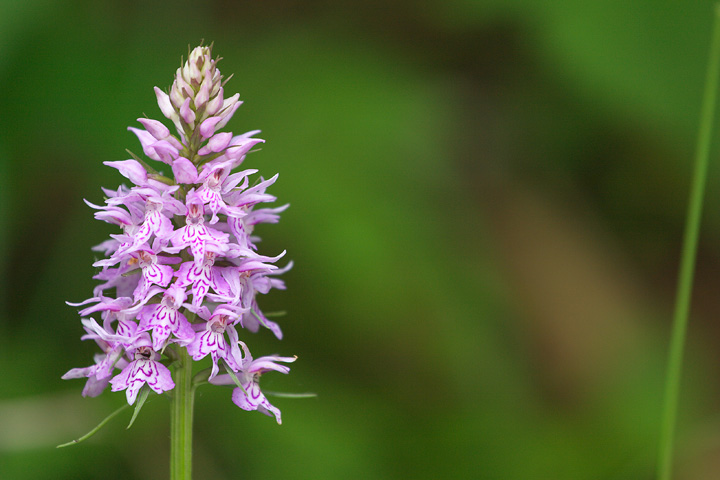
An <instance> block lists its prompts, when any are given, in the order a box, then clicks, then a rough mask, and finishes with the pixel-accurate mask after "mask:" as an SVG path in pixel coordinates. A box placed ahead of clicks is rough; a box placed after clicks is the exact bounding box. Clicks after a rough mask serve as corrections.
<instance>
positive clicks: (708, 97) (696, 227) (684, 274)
mask: <svg viewBox="0 0 720 480" xmlns="http://www.w3.org/2000/svg"><path fill="white" fill-rule="evenodd" d="M719 73H720V4H718V5H716V6H715V21H714V23H713V33H712V40H711V43H710V58H709V60H708V70H707V76H706V78H705V92H704V95H703V101H702V111H701V113H700V129H699V131H698V138H697V145H696V154H695V171H694V173H693V179H692V185H691V187H690V201H689V204H688V211H687V219H686V223H685V234H684V238H683V249H682V257H681V259H680V272H679V278H678V287H677V293H676V298H675V313H674V315H673V326H672V334H671V339H670V353H669V356H668V370H667V379H666V383H665V403H664V407H663V416H662V429H661V432H660V451H659V455H658V479H659V480H670V478H671V476H672V460H673V443H674V436H675V424H676V421H677V409H678V398H679V395H680V377H681V373H682V362H683V350H684V347H685V337H686V332H687V324H688V317H689V313H690V297H691V292H692V285H693V276H694V273H695V257H696V254H697V243H698V234H699V231H700V218H701V216H702V206H703V198H704V194H705V183H706V177H707V166H708V157H709V153H710V143H711V139H712V124H713V118H714V115H715V104H716V103H717V102H716V96H717V88H718V76H719Z"/></svg>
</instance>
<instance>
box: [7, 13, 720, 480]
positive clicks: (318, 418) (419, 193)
mask: <svg viewBox="0 0 720 480" xmlns="http://www.w3.org/2000/svg"><path fill="white" fill-rule="evenodd" d="M711 17H712V2H709V1H696V2H684V1H681V0H675V1H672V0H669V1H650V0H630V1H627V0H622V1H621V0H608V1H605V2H584V1H580V0H566V1H553V0H545V1H542V0H516V1H508V0H487V1H483V0H427V1H408V0H401V1H397V2H381V1H378V0H369V1H368V0H365V1H359V0H358V1H356V0H352V1H344V2H324V1H316V0H307V1H303V2H299V1H289V0H283V1H275V0H267V1H262V2H235V1H230V0H213V1H207V2H190V1H185V0H181V1H177V2H158V1H152V0H148V1H137V0H129V1H128V0H123V1H105V0H96V1H90V0H65V1H49V0H24V1H23V2H20V1H8V0H2V1H0V112H1V113H2V117H1V118H2V121H1V122H2V123H1V124H0V125H1V127H2V128H0V282H1V284H0V478H2V479H9V480H14V479H19V480H24V479H40V480H43V479H81V480H82V479H94V478H105V479H121V478H122V479H149V478H153V479H155V478H158V479H163V478H167V476H168V473H167V470H168V455H169V452H168V451H169V441H168V434H169V429H168V402H167V401H166V400H165V398H158V397H156V398H155V399H154V400H153V401H151V402H149V403H148V405H147V406H146V407H145V408H144V409H143V412H142V414H141V416H140V418H139V420H138V421H137V422H136V424H135V425H134V426H133V428H132V429H131V430H130V431H126V430H125V428H124V427H125V425H126V424H127V421H128V420H129V416H130V414H129V413H127V414H126V415H125V416H124V417H122V418H120V419H115V420H113V421H112V422H111V423H110V424H108V425H107V426H106V427H105V428H104V429H103V430H102V431H101V432H100V433H99V434H97V435H96V436H95V437H93V438H92V439H91V440H89V441H87V442H85V443H83V444H81V445H79V446H76V447H72V448H67V449H60V450H56V449H55V448H54V446H55V445H57V444H59V443H63V442H66V441H69V440H71V439H73V438H76V437H78V436H79V435H81V434H83V433H85V432H86V431H88V430H89V429H90V428H92V427H93V426H94V425H96V424H97V423H98V422H99V421H100V420H101V419H102V418H104V417H105V416H106V415H107V414H108V413H110V412H111V411H113V410H114V409H115V408H117V407H118V406H120V405H122V403H123V402H124V401H125V396H124V395H122V394H112V393H110V392H109V391H107V392H105V393H104V394H103V395H102V396H101V397H99V398H94V399H93V398H82V397H81V396H80V392H81V390H82V387H83V381H81V380H75V381H62V380H60V376H61V375H62V374H63V373H65V372H66V371H67V370H69V369H70V368H73V367H80V366H86V365H89V364H90V363H92V355H93V354H94V353H95V352H96V351H97V349H96V348H95V346H94V344H91V343H90V342H81V341H80V339H79V337H80V335H81V334H82V333H83V332H82V329H81V325H80V322H79V317H78V315H77V312H76V309H75V308H71V307H68V306H66V305H65V303H64V302H65V301H66V300H69V301H81V300H84V299H85V298H87V297H89V296H90V295H91V291H92V288H93V286H94V285H95V283H96V282H95V281H93V280H92V279H91V276H92V275H93V272H94V269H93V267H92V266H91V263H92V262H93V259H94V254H93V252H91V251H90V247H91V246H92V245H95V244H97V243H100V242H101V241H102V240H104V239H105V238H106V237H107V235H108V234H109V233H112V232H114V230H113V229H112V228H111V227H110V226H108V225H106V224H102V223H100V222H96V221H95V220H93V217H92V210H91V209H89V208H88V207H87V206H86V205H85V204H84V203H83V201H82V199H83V198H87V199H88V200H89V201H91V202H95V203H98V202H101V200H102V192H101V191H100V186H106V187H111V188H114V187H115V186H117V185H118V184H119V183H121V182H122V181H123V180H124V179H123V178H122V177H121V176H120V175H118V173H117V172H116V171H115V170H114V169H111V168H107V167H105V166H103V165H102V162H103V161H112V160H124V159H126V158H128V155H127V153H126V152H125V149H126V148H129V149H131V150H133V151H135V152H140V151H141V149H140V146H139V144H138V142H137V140H136V138H135V136H134V135H133V134H132V133H130V132H128V131H127V130H126V128H127V126H129V125H131V126H139V124H137V122H136V121H135V119H136V118H138V117H141V116H143V115H147V116H148V117H150V118H157V119H162V116H161V114H160V111H159V109H158V107H157V105H156V103H155V95H154V93H153V90H152V87H153V86H158V87H160V88H163V89H166V88H167V87H168V86H169V85H170V84H171V82H172V76H173V74H174V71H175V68H177V66H178V64H179V60H180V56H181V55H186V54H187V49H188V45H190V46H195V45H197V44H198V43H199V42H200V40H201V39H204V40H205V43H210V42H214V44H215V48H214V53H215V54H217V55H220V56H222V57H224V60H223V61H222V62H221V63H220V69H221V71H222V72H223V73H224V74H225V75H226V76H227V75H229V74H234V77H233V79H232V80H230V83H229V84H228V87H227V89H226V90H227V92H229V93H234V92H239V93H240V96H241V99H242V100H244V101H245V103H244V105H243V106H242V107H241V108H240V109H239V110H238V112H237V113H236V115H235V117H234V118H233V120H232V121H231V122H230V124H229V129H230V130H232V131H234V132H236V133H240V132H244V131H247V130H252V129H261V130H262V135H261V137H262V138H264V139H266V140H267V143H266V144H265V145H263V147H262V151H261V152H259V153H254V154H252V155H250V156H249V157H248V159H247V160H246V163H245V165H247V167H248V168H259V169H260V171H261V172H262V173H263V174H264V175H265V176H270V175H273V174H274V173H276V172H279V173H280V178H279V181H278V182H277V183H276V185H274V186H273V188H272V190H271V193H273V194H275V195H277V196H278V197H279V202H282V203H285V202H289V203H290V204H291V208H290V209H289V210H288V211H286V212H285V213H284V214H283V216H282V220H281V222H280V223H279V224H278V225H266V226H262V227H261V228H260V230H259V232H258V233H259V234H260V235H261V236H262V237H263V242H262V244H261V252H262V253H266V254H269V255H270V254H276V253H278V252H280V251H282V250H283V249H287V250H288V256H287V257H286V258H292V259H293V260H294V261H295V268H294V269H293V270H292V271H290V272H289V273H287V274H286V275H285V280H286V282H287V284H288V290H287V291H285V292H273V293H272V294H271V295H268V296H267V297H266V298H261V299H260V302H261V303H260V304H261V307H263V308H264V309H265V310H268V311H272V310H287V311H288V312H289V313H288V315H287V316H286V317H284V318H282V319H281V320H280V322H281V325H282V327H283V330H284V333H285V338H284V339H283V341H282V342H278V341H277V340H276V339H274V338H273V337H272V336H271V335H270V334H269V333H268V332H260V333H259V334H257V335H254V336H252V337H249V338H246V341H247V343H248V345H249V346H250V348H251V350H252V351H253V353H254V354H255V355H256V356H260V355H266V354H272V353H280V354H282V355H293V354H295V355H298V357H299V360H298V361H297V362H296V363H295V364H294V365H293V366H292V371H291V373H290V375H288V376H283V375H279V374H277V375H272V374H268V375H266V376H264V377H263V387H264V388H265V389H268V390H277V391H286V392H316V393H317V394H318V396H317V398H313V399H285V398H275V399H271V401H273V403H274V404H275V405H276V406H278V407H279V408H280V409H281V410H282V412H283V421H284V422H283V425H282V426H278V425H276V424H275V422H274V421H273V420H272V419H270V418H267V417H265V416H263V415H260V414H258V413H246V412H243V411H241V410H240V409H238V408H237V407H235V406H234V405H233V404H232V403H231V401H230V391H229V390H226V389H222V388H217V387H205V388H201V389H200V391H199V395H198V398H197V401H196V436H195V478H197V479H198V480H203V479H219V480H222V479H236V478H239V479H281V478H282V479H287V478H289V479H325V478H333V479H334V478H342V479H347V480H349V479H368V478H371V479H400V478H414V479H438V478H463V479H470V478H473V479H474V478H477V479H508V480H515V479H517V480H526V479H568V480H582V479H640V480H642V479H651V478H653V471H654V463H655V452H656V448H657V447H656V446H657V435H658V432H659V417H660V410H661V404H662V391H663V380H664V370H665V355H666V348H667V343H668V338H669V331H670V328H669V323H670V317H671V311H672V302H673V296H674V288H675V276H676V269H677V263H678V253H679V248H680V240H681V233H682V224H683V221H684V212H685V206H686V197H687V191H688V181H689V177H690V173H691V170H692V166H691V158H692V157H693V151H694V143H695V135H696V133H695V132H696V130H697V119H698V116H699V110H700V94H701V90H702V85H703V81H704V75H705V63H706V57H707V50H708V43H709V38H710V27H711V23H712V18H711ZM716 130H717V129H716ZM713 152H714V154H713V161H714V163H715V164H714V165H713V166H712V167H711V171H710V175H711V177H710V185H709V187H708V192H707V201H706V210H705V217H704V224H703V233H702V237H701V244H700V252H699V264H698V272H697V277H696V290H695V297H694V300H695V301H694V305H693V318H692V322H691V324H690V332H689V336H690V338H689V342H688V349H687V357H686V364H685V370H684V372H685V373H684V377H683V392H682V397H681V411H680V418H679V427H678V437H677V438H678V440H677V459H676V470H677V478H678V479H715V478H718V476H720V414H719V413H720V402H719V401H718V399H719V398H720V396H719V395H720V388H719V387H720V369H719V368H718V363H719V362H718V361H719V360H720V353H718V352H720V349H718V348H717V346H718V345H720V328H718V322H717V317H718V314H719V313H720V300H719V299H718V295H717V292H718V289H719V288H720V275H719V273H718V272H720V270H719V267H720V208H719V207H718V205H720V202H719V200H720V188H719V187H720V169H719V168H718V166H717V165H716V164H717V156H718V155H717V153H718V150H717V148H716V149H714V150H713Z"/></svg>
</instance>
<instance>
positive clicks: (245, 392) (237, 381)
mask: <svg viewBox="0 0 720 480" xmlns="http://www.w3.org/2000/svg"><path fill="white" fill-rule="evenodd" d="M223 362H225V360H223ZM225 370H227V373H228V374H229V375H230V378H232V380H233V382H235V385H237V386H238V387H240V390H242V391H243V393H244V394H245V395H247V394H248V393H247V390H245V387H243V386H242V383H240V380H238V377H237V375H235V372H233V371H232V369H231V368H230V366H229V365H228V364H227V363H226V364H225Z"/></svg>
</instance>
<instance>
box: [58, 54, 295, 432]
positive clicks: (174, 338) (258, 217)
mask: <svg viewBox="0 0 720 480" xmlns="http://www.w3.org/2000/svg"><path fill="white" fill-rule="evenodd" d="M211 50H212V48H211V47H207V46H199V47H197V48H195V49H193V50H192V51H191V52H190V53H189V55H188V60H187V61H186V62H185V63H184V64H183V65H182V66H181V67H180V68H178V70H177V72H176V75H175V78H174V81H173V84H172V86H171V87H170V89H169V91H168V92H167V93H166V92H165V91H163V90H161V89H160V88H157V87H155V95H156V98H157V103H158V105H159V107H160V111H161V112H162V114H163V115H164V116H165V118H166V119H167V120H169V121H170V124H171V127H172V128H173V129H174V132H172V131H171V128H168V127H167V126H166V125H165V124H164V123H163V122H161V121H158V120H154V119H149V118H139V119H138V122H139V123H140V125H141V126H142V128H136V127H129V130H130V131H131V132H132V133H133V134H135V136H136V137H137V139H138V140H139V142H140V145H141V147H142V152H143V153H144V155H145V157H147V158H145V159H143V158H141V157H139V156H136V155H134V154H133V155H132V156H133V158H130V159H127V160H122V161H108V162H104V163H105V164H106V165H107V166H110V167H112V168H115V169H117V170H118V171H119V173H120V174H121V175H122V176H123V177H125V178H126V179H127V180H129V182H130V186H129V187H127V186H124V185H123V186H120V187H119V188H118V189H116V190H109V189H103V191H104V193H105V195H106V199H105V204H104V205H98V204H95V203H91V202H89V201H86V203H87V204H88V205H89V206H90V207H91V208H93V209H94V210H95V218H96V219H98V220H101V221H104V222H106V223H109V224H111V225H114V226H115V227H119V231H117V232H116V233H114V234H112V235H110V239H108V240H106V241H104V242H102V243H101V244H100V245H98V246H97V247H95V248H94V250H95V251H97V252H100V253H102V254H104V255H105V258H103V259H100V260H98V261H96V262H95V264H94V266H96V267H97V268H99V271H98V273H97V274H96V275H95V277H94V278H95V279H97V280H99V281H100V284H99V285H98V286H97V287H95V289H94V291H93V295H92V297H91V298H89V299H88V300H85V301H84V302H80V303H78V304H70V305H73V306H78V307H82V309H81V310H80V314H81V316H82V317H83V321H82V324H83V327H84V329H85V331H86V334H85V335H84V336H83V337H82V338H83V339H87V340H94V341H95V342H96V343H97V344H98V346H99V347H100V350H101V352H100V353H99V354H98V355H96V357H95V364H94V365H91V366H89V367H85V368H73V369H72V370H70V371H69V372H68V373H66V374H65V375H64V376H63V378H64V379H71V378H86V379H87V384H86V387H85V389H84V390H83V395H84V396H97V395H99V394H100V393H102V391H104V390H105V389H106V388H107V387H108V386H110V387H111V390H112V391H113V392H119V391H125V393H126V396H127V401H128V403H129V404H131V405H132V404H134V403H135V402H136V400H137V399H138V396H139V394H140V393H141V392H143V391H145V392H147V393H148V394H149V392H155V393H157V394H162V393H165V392H170V393H171V394H173V391H174V390H175V389H176V388H177V387H176V385H178V384H179V383H178V378H176V377H177V376H178V375H179V373H178V371H179V369H180V368H182V367H181V363H180V362H179V361H178V359H179V358H181V357H183V356H185V358H188V359H192V361H197V362H205V363H206V364H207V366H206V368H207V370H208V371H209V374H205V376H204V377H203V375H202V374H196V378H201V379H202V378H204V379H205V382H206V383H208V382H207V380H210V382H209V383H212V384H216V385H234V386H235V389H234V390H233V391H232V393H231V392H230V391H229V392H228V399H229V400H232V401H233V402H234V403H235V404H237V405H238V406H239V407H240V408H242V409H244V410H257V411H259V412H262V413H264V414H266V415H269V416H272V417H274V418H275V419H276V420H277V422H278V423H280V421H281V420H280V418H281V417H280V411H279V410H278V409H277V408H276V407H274V406H273V405H272V404H270V402H269V401H268V400H267V398H266V397H265V396H264V395H263V394H262V392H261V390H260V387H259V383H258V379H259V377H260V374H261V373H264V372H268V371H271V370H274V371H277V372H280V373H288V371H289V368H288V367H286V366H284V365H279V364H277V363H275V362H292V361H294V360H295V357H277V356H272V357H260V358H259V359H257V360H253V357H252V356H251V355H250V351H249V350H248V347H247V345H246V341H247V336H248V333H249V332H255V331H257V330H258V329H259V328H260V327H265V328H267V329H269V330H270V331H272V333H273V334H274V335H275V336H276V337H277V338H278V339H280V338H282V332H281V330H280V327H279V325H278V324H277V323H275V322H272V321H270V320H268V318H267V316H265V315H264V314H263V313H262V311H261V309H260V308H259V305H258V299H257V296H258V294H265V293H267V292H268V291H269V290H271V289H284V288H285V284H284V283H283V281H282V280H280V279H278V278H277V275H279V274H281V273H283V272H284V271H286V270H287V269H288V268H290V266H291V265H292V263H291V262H289V263H288V265H287V266H285V267H283V268H280V267H278V266H276V265H275V262H277V261H278V260H280V259H281V258H282V257H283V255H284V254H285V252H281V253H280V254H277V252H275V256H266V255H262V254H260V253H259V252H258V248H257V241H258V239H257V237H255V236H253V235H252V233H253V230H254V228H255V226H256V225H257V224H260V223H276V222H277V221H278V219H279V214H280V213H281V212H282V211H283V210H284V209H285V208H286V207H287V205H284V206H281V207H264V206H263V204H267V203H270V202H274V201H275V200H276V198H275V197H274V196H273V195H271V194H269V193H267V189H268V188H269V187H271V186H272V184H273V183H275V181H276V180H277V178H278V176H277V175H274V176H271V177H269V178H265V177H262V176H259V175H257V174H258V170H257V169H248V168H245V169H238V171H237V172H234V170H235V169H237V168H238V167H240V166H241V165H243V163H244V162H245V159H246V156H247V155H248V154H249V153H251V149H252V148H253V147H254V146H256V145H258V144H260V143H263V142H264V140H262V139H259V138H256V137H255V135H256V134H257V133H258V131H252V132H248V133H245V134H241V135H233V134H232V133H231V132H222V131H220V130H221V129H222V128H223V127H224V126H225V125H226V124H227V123H228V121H229V120H230V119H231V118H232V116H233V115H234V113H235V112H236V111H237V109H238V107H239V106H240V104H241V103H242V102H240V101H239V95H237V94H235V95H232V96H230V97H226V93H225V90H224V81H223V76H222V75H221V74H220V71H219V70H218V68H217V60H216V59H213V58H212V55H211V54H212V52H211ZM206 357H210V358H209V359H206ZM201 368H202V367H201V366H198V368H196V370H201ZM228 379H230V380H228ZM232 379H235V380H232ZM195 386H196V385H195ZM193 388H194V387H193Z"/></svg>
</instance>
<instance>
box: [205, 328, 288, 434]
mask: <svg viewBox="0 0 720 480" xmlns="http://www.w3.org/2000/svg"><path fill="white" fill-rule="evenodd" d="M240 345H241V346H242V348H243V351H244V353H245V358H243V367H242V370H241V372H240V374H239V375H238V376H237V377H238V380H239V381H240V384H241V385H242V388H240V387H236V388H235V389H233V393H232V401H233V403H235V405H237V406H238V407H240V408H242V409H243V410H247V411H252V410H257V411H258V412H260V413H264V414H265V415H268V416H274V417H275V420H276V421H277V423H279V424H281V423H282V419H281V416H280V410H279V409H278V408H276V407H275V406H273V405H272V404H271V403H270V401H269V400H268V399H267V398H266V397H265V395H264V394H263V393H262V391H261V390H260V376H261V375H262V374H263V373H265V372H269V371H276V372H280V373H288V372H289V371H290V367H287V366H285V365H280V364H278V363H276V362H285V363H291V362H294V361H295V360H297V357H278V356H268V357H260V358H258V359H256V360H253V358H252V356H251V355H250V352H249V351H248V349H247V346H246V345H245V344H244V343H242V342H241V343H240ZM210 383H213V384H216V385H233V384H234V380H232V378H231V377H230V375H219V376H218V377H217V378H215V379H213V380H210Z"/></svg>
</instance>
